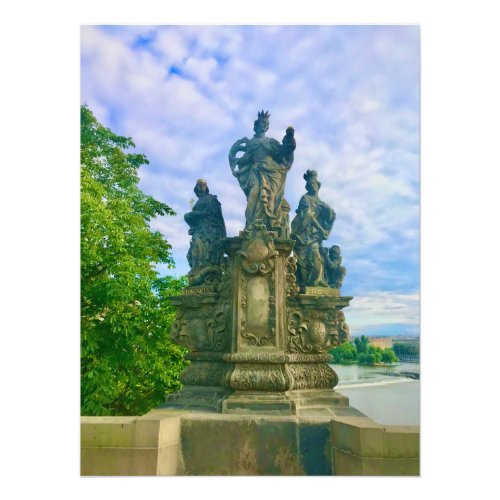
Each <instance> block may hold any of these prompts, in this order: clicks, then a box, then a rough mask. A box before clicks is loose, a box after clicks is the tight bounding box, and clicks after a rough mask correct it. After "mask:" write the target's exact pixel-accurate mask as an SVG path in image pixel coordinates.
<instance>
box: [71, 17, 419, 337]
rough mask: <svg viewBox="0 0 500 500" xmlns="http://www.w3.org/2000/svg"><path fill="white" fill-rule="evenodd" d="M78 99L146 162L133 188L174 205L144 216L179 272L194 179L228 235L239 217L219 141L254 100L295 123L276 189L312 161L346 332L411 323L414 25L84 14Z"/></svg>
mask: <svg viewBox="0 0 500 500" xmlns="http://www.w3.org/2000/svg"><path fill="white" fill-rule="evenodd" d="M81 58H82V59H81V61H82V63H81V100H82V102H85V103H87V104H88V105H89V107H90V108H91V109H92V111H93V112H94V114H95V115H96V117H97V118H98V119H99V120H100V121H101V122H102V123H103V124H104V125H106V126H108V127H110V128H111V129H112V130H113V131H114V132H116V133H119V134H121V135H126V136H131V137H132V138H133V139H134V141H135V143H136V145H137V149H138V151H140V152H143V153H145V154H146V155H147V157H148V158H149V160H150V162H151V163H150V165H148V166H146V167H143V168H142V169H141V171H140V176H141V182H140V187H141V188H142V189H143V190H144V191H145V192H147V193H148V194H151V195H153V196H154V197H156V198H157V199H159V200H161V201H163V202H165V203H167V204H169V205H170V206H171V207H172V208H173V209H174V210H175V211H176V212H177V214H178V215H177V216H176V217H163V218H160V219H157V220H156V221H154V223H153V224H152V227H153V228H154V229H158V230H159V231H161V232H162V233H163V234H164V236H165V237H166V238H167V239H168V240H169V241H170V243H171V244H172V246H173V253H174V259H175V261H176V265H177V267H176V269H175V270H173V271H172V270H168V269H166V268H161V267H160V271H161V272H162V273H163V274H185V273H186V272H187V271H188V265H187V261H186V257H185V255H186V253H187V250H188V246H189V236H188V234H187V226H186V224H185V223H184V220H183V214H184V213H185V212H187V211H189V200H190V199H192V198H194V197H195V196H194V193H193V187H194V185H195V183H196V179H198V178H200V177H203V178H204V179H206V180H207V182H208V185H209V187H210V190H211V192H212V193H214V194H216V195H217V196H218V198H219V200H220V201H221V203H222V209H223V214H224V218H225V221H226V226H227V230H228V235H229V236H234V235H237V234H238V232H239V231H240V230H241V229H242V228H243V226H244V209H245V197H244V194H243V192H242V191H241V190H240V188H239V186H238V184H237V181H236V179H235V178H234V177H233V176H232V175H231V173H230V168H229V165H228V161H227V154H228V151H229V148H230V146H231V145H232V144H233V142H234V141H235V140H236V139H239V138H241V137H243V136H247V137H251V135H252V133H253V132H252V125H253V121H254V119H255V118H256V113H257V111H258V110H260V109H265V110H269V111H270V113H271V124H270V129H269V132H268V135H269V136H271V137H274V138H276V139H278V140H281V138H282V137H283V135H284V130H285V128H286V127H287V126H288V125H293V126H294V128H295V131H296V132H295V137H296V140H297V149H296V152H295V162H294V164H293V167H292V169H291V171H290V172H289V174H288V178H287V184H286V190H285V193H286V197H287V199H288V201H289V202H290V204H291V206H292V214H291V215H293V210H294V209H295V208H296V207H297V205H298V201H299V199H300V196H301V195H302V194H303V193H304V191H305V190H304V180H303V178H302V175H303V173H304V172H305V171H306V170H307V169H315V170H317V171H318V178H319V180H320V182H321V183H322V187H321V190H320V193H319V195H320V198H321V199H323V200H324V201H325V202H327V203H329V204H330V205H331V206H332V207H333V208H334V210H335V212H336V214H337V219H336V221H335V224H334V226H333V231H332V234H331V236H330V239H329V240H328V241H327V242H326V244H327V245H328V246H329V245H331V244H338V245H340V247H341V248H342V254H343V259H344V265H345V266H346V268H347V275H346V278H345V280H344V285H343V288H342V293H343V294H344V295H352V296H354V299H353V300H352V302H351V306H350V307H349V308H348V309H346V310H345V312H346V318H347V320H348V323H349V325H350V326H351V331H352V333H354V334H359V333H366V334H382V333H389V334H398V333H401V334H405V333H413V334H415V333H418V332H419V236H420V235H419V202H420V199H419V189H420V188H419V185H420V179H419V147H420V146H419V142H420V135H419V126H420V116H419V108H420V96H419V92H420V87H419V85H420V64H419V59H420V53H419V29H418V27H416V26H160V27H156V26H85V27H82V32H81Z"/></svg>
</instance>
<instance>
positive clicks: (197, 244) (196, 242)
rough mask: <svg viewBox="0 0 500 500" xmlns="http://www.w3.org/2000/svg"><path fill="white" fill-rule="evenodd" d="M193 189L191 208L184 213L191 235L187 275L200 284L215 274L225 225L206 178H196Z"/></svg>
mask: <svg viewBox="0 0 500 500" xmlns="http://www.w3.org/2000/svg"><path fill="white" fill-rule="evenodd" d="M194 192H195V194H196V196H197V197H198V200H197V202H196V204H195V205H194V207H193V209H192V211H191V212H188V213H187V214H185V215H184V220H185V221H186V222H187V223H188V224H189V228H190V229H189V234H190V235H191V236H192V238H191V245H190V247H189V252H188V254H187V259H188V262H189V265H190V266H191V271H189V273H188V279H189V284H190V285H201V284H203V283H206V284H209V283H214V282H215V281H217V280H218V278H219V275H220V265H221V262H222V259H223V255H224V251H223V248H222V240H223V239H224V238H225V237H226V226H225V224H224V218H223V217H222V210H221V205H220V202H219V200H217V196H215V195H213V194H210V193H209V190H208V186H207V183H206V181H204V180H203V179H198V181H197V182H196V186H195V188H194Z"/></svg>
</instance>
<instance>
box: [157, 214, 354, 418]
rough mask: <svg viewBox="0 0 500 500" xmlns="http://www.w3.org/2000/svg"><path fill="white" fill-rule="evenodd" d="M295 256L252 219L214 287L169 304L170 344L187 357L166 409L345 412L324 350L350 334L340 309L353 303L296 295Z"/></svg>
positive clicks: (329, 295) (324, 293)
mask: <svg viewBox="0 0 500 500" xmlns="http://www.w3.org/2000/svg"><path fill="white" fill-rule="evenodd" d="M292 248H293V241H292V240H290V239H277V238H275V234H274V233H273V232H269V231H267V230H266V227H265V226H264V225H263V224H262V223H261V222H260V221H256V222H255V223H253V224H251V225H250V227H249V228H248V229H246V230H245V231H243V232H241V233H240V236H239V237H236V238H227V239H226V240H225V251H226V253H227V255H228V259H227V261H226V263H225V266H224V269H223V271H222V280H221V282H220V283H218V284H217V285H210V286H206V287H203V286H201V287H189V288H187V289H186V290H185V292H184V295H181V296H178V297H173V298H172V304H173V305H175V306H177V316H176V321H175V323H174V325H173V330H172V336H173V338H174V339H175V340H176V341H177V342H179V343H182V344H183V345H186V346H187V347H189V348H190V349H191V350H192V352H191V354H190V355H189V356H188V359H189V360H190V361H191V364H190V366H189V367H188V368H187V369H186V370H185V371H184V372H183V374H182V375H181V381H182V383H183V384H184V388H183V389H182V390H181V391H179V392H177V393H174V394H171V395H169V396H168V397H167V401H166V404H165V406H166V407H174V408H184V409H197V408H199V409H211V410H212V411H217V412H223V413H263V414H280V415H295V414H298V413H300V412H306V411H307V410H313V409H318V408H323V409H328V408H329V407H345V406H348V400H347V398H345V397H344V396H342V395H340V394H338V393H336V392H335V391H334V390H333V388H334V387H335V386H336V385H337V383H338V377H337V374H336V373H335V371H334V370H333V369H332V368H331V367H330V366H329V364H328V362H329V361H331V359H332V357H331V355H330V354H328V350H329V349H331V348H332V347H335V346H336V345H338V344H339V342H340V341H341V340H342V339H345V336H346V335H347V336H348V330H347V333H346V326H345V327H344V323H343V316H342V317H341V316H339V311H340V310H341V309H342V308H344V307H345V306H347V305H348V304H349V300H350V299H351V297H341V296H340V293H339V290H337V289H331V288H325V287H323V288H319V287H308V288H306V289H305V290H303V292H305V293H299V288H298V287H297V285H296V282H295V272H296V262H295V258H294V257H291V256H290V254H291V251H292ZM345 340H347V339H345Z"/></svg>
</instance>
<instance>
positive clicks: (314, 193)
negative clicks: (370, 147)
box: [292, 170, 335, 287]
mask: <svg viewBox="0 0 500 500" xmlns="http://www.w3.org/2000/svg"><path fill="white" fill-rule="evenodd" d="M317 177H318V174H317V172H316V171H315V170H308V171H307V172H306V173H305V174H304V179H305V181H306V190H307V194H305V195H304V196H302V198H301V199H300V202H299V207H298V209H297V210H296V213H297V215H296V216H295V218H294V219H293V221H292V238H293V239H294V240H295V246H294V249H293V250H294V253H295V256H296V257H297V282H298V285H299V286H302V287H303V286H321V287H327V286H328V283H327V276H326V272H325V267H326V266H325V260H326V259H325V257H328V255H327V253H326V249H324V248H323V247H322V246H321V243H322V242H323V240H326V239H327V238H328V236H329V235H330V231H331V230H332V226H333V222H334V221H335V212H334V211H333V209H332V208H331V207H330V206H329V205H327V204H326V203H325V202H323V201H321V200H320V199H319V197H318V191H319V188H320V187H321V184H320V183H319V182H318V178H317Z"/></svg>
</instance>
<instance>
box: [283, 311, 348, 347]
mask: <svg viewBox="0 0 500 500" xmlns="http://www.w3.org/2000/svg"><path fill="white" fill-rule="evenodd" d="M287 331H288V350H289V352H293V353H297V352H302V353H324V352H327V351H328V350H330V349H331V348H332V347H335V346H336V345H338V339H339V333H338V320H337V319H336V315H335V310H333V311H331V310H327V311H318V310H308V311H304V310H300V309H295V310H291V311H289V314H288V322H287Z"/></svg>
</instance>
